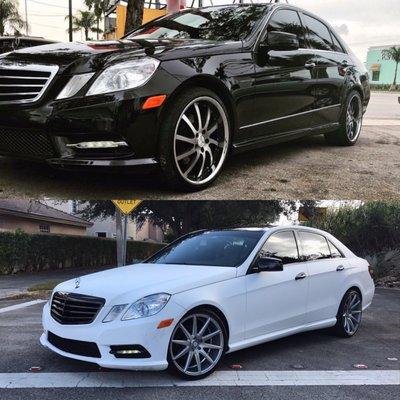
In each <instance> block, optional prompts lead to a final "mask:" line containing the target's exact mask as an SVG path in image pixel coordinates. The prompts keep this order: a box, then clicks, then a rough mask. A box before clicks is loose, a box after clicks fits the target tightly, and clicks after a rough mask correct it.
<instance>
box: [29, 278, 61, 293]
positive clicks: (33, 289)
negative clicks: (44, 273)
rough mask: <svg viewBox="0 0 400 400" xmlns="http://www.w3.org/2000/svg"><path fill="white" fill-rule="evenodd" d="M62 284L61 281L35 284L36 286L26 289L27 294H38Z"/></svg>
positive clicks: (55, 280)
mask: <svg viewBox="0 0 400 400" xmlns="http://www.w3.org/2000/svg"><path fill="white" fill-rule="evenodd" d="M61 282H63V281H62V280H58V279H52V280H50V281H46V282H41V283H37V284H36V285H33V286H31V287H30V288H28V292H39V291H43V290H53V289H54V288H55V287H56V286H57V285H58V284H59V283H61Z"/></svg>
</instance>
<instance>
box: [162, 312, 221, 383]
mask: <svg viewBox="0 0 400 400" xmlns="http://www.w3.org/2000/svg"><path fill="white" fill-rule="evenodd" d="M224 345H225V344H224V334H223V331H222V327H221V326H220V324H219V322H218V321H217V320H216V319H214V318H213V317H212V316H210V315H207V314H201V313H196V314H191V315H189V316H188V317H186V318H185V319H183V320H182V321H181V322H179V324H178V325H177V326H176V327H175V329H174V331H173V333H172V337H171V342H170V346H169V352H170V357H171V360H172V362H173V363H174V365H175V367H176V368H177V369H178V370H179V371H181V372H183V373H184V374H186V375H191V376H199V375H203V374H206V373H207V372H209V371H210V370H212V369H213V368H214V367H215V366H216V365H217V363H218V361H219V360H220V358H221V356H222V354H223V351H224Z"/></svg>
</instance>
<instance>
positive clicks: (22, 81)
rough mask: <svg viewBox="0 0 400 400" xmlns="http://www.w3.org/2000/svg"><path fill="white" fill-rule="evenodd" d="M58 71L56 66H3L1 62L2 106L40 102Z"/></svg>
mask: <svg viewBox="0 0 400 400" xmlns="http://www.w3.org/2000/svg"><path fill="white" fill-rule="evenodd" d="M57 71H58V67H57V66H54V65H51V66H46V65H35V64H26V65H25V64H12V63H7V64H5V63H3V64H2V63H1V61H0V104H10V103H31V102H34V101H37V100H39V99H40V98H41V97H42V95H43V93H44V92H45V90H46V89H47V87H48V86H49V85H50V83H51V81H52V79H53V78H54V76H55V75H56V73H57Z"/></svg>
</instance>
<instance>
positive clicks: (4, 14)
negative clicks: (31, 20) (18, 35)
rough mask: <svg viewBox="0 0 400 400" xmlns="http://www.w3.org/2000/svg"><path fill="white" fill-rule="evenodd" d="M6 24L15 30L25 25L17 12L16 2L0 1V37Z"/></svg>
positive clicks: (10, 0)
mask: <svg viewBox="0 0 400 400" xmlns="http://www.w3.org/2000/svg"><path fill="white" fill-rule="evenodd" d="M6 24H7V25H8V26H9V27H11V28H13V29H15V30H18V29H20V28H22V27H23V26H24V25H25V23H24V21H23V20H22V18H21V16H20V14H19V12H18V1H17V0H0V36H3V35H4V32H5V30H6Z"/></svg>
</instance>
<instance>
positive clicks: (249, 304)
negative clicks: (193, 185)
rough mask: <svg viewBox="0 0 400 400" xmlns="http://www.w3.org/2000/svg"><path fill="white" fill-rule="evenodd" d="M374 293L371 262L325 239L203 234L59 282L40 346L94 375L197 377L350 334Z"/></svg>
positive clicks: (305, 232)
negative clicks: (306, 339)
mask: <svg viewBox="0 0 400 400" xmlns="http://www.w3.org/2000/svg"><path fill="white" fill-rule="evenodd" d="M373 295H374V283H373V280H372V278H371V276H370V273H369V265H368V263H367V261H365V260H363V259H361V258H359V257H357V256H356V255H355V254H353V253H352V252H351V251H350V250H349V249H348V248H347V247H346V246H344V245H343V244H342V243H341V242H339V241H338V240H337V239H335V238H334V237H333V236H332V235H330V234H328V233H326V232H322V231H320V230H316V229H311V228H305V227H268V228H251V229H231V230H207V231H200V232H194V233H191V234H189V235H186V236H184V237H182V238H180V239H178V240H177V241H175V242H173V243H172V244H171V245H169V246H167V247H166V248H164V249H163V250H161V251H160V252H158V253H156V254H155V255H154V256H153V257H151V258H150V259H149V260H147V261H146V262H144V263H142V264H136V265H131V266H128V267H122V268H117V269H110V270H107V271H104V272H98V273H95V274H91V275H87V276H83V277H81V278H77V279H73V280H69V281H67V282H64V283H61V284H60V285H58V286H57V287H56V288H55V289H54V292H53V294H52V297H51V299H50V301H49V302H48V303H47V304H46V305H45V307H44V310H43V327H44V333H43V334H42V336H41V339H40V340H41V343H42V344H43V345H44V346H46V347H48V348H49V349H51V350H53V351H54V352H56V353H58V354H61V355H63V356H65V357H70V358H74V359H77V360H82V361H90V362H94V363H97V364H98V365H100V366H102V367H107V368H120V369H132V370H163V369H166V368H170V370H172V371H173V372H175V373H177V374H179V375H181V376H183V377H185V378H189V379H198V378H203V377H205V376H207V375H208V374H210V373H211V372H213V371H214V370H215V369H216V368H217V366H218V364H219V362H220V361H221V359H222V357H223V355H224V354H225V353H230V352H233V351H236V350H240V349H244V348H246V347H250V346H254V345H256V344H259V343H263V342H267V341H270V340H274V339H277V338H281V337H284V336H288V335H293V334H295V333H298V332H304V331H308V330H313V329H321V328H328V327H332V328H333V330H334V331H336V333H337V334H339V335H340V336H342V337H351V336H353V335H354V334H355V333H356V332H357V330H358V328H359V326H360V323H361V316H362V311H363V310H365V309H366V308H367V307H368V306H369V305H370V304H371V301H372V298H373Z"/></svg>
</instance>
